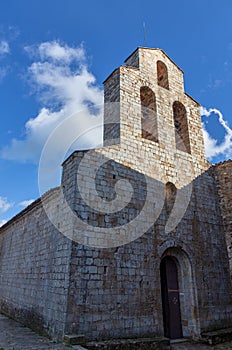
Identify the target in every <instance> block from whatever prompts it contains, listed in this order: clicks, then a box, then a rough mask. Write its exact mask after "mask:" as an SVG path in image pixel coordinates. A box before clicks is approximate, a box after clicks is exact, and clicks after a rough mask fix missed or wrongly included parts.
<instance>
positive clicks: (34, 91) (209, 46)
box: [0, 0, 232, 224]
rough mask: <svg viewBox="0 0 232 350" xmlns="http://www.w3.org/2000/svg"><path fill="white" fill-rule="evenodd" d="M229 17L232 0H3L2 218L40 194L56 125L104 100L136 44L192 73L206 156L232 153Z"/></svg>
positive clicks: (189, 85) (188, 81) (188, 84)
mask: <svg viewBox="0 0 232 350" xmlns="http://www.w3.org/2000/svg"><path fill="white" fill-rule="evenodd" d="M231 18H232V3H231V1H229V0H221V1H212V0H211V1H208V0H203V1H202V0H195V1H192V2H190V1H184V0H176V1H172V0H163V1H154V0H149V1H146V0H143V1H142V0H134V1H129V0H128V1H127V2H124V1H121V0H118V1H114V2H110V1H105V0H98V1H93V0H89V1H85V2H83V1H78V0H66V1H63V0H56V1H55V0H46V1H45V0H40V1H37V0H34V1H31V0H30V1H29V0H23V1H18V0H8V1H1V3H0V89H1V94H0V113H1V126H0V132H1V138H0V224H1V223H2V222H4V221H5V220H8V219H9V218H11V217H12V215H14V214H16V213H17V212H18V211H20V210H21V209H23V208H24V207H25V206H26V205H27V204H28V203H29V202H30V200H33V199H36V198H37V197H39V195H40V194H39V189H38V160H39V158H40V153H41V150H42V147H43V144H44V142H45V141H46V139H47V137H48V136H49V133H50V132H51V131H52V129H53V128H55V126H56V125H57V123H59V122H61V121H62V120H63V119H65V118H66V117H67V116H68V115H70V114H72V113H73V112H74V111H78V110H81V109H83V108H85V107H86V101H88V104H100V103H102V90H103V86H102V82H103V81H104V79H105V78H106V77H107V76H108V75H109V74H110V73H111V72H112V71H113V70H114V69H115V68H116V67H118V66H119V65H121V64H123V61H124V59H125V58H126V57H128V56H129V54H130V53H132V51H134V49H135V48H136V47H138V46H148V47H158V48H162V49H163V50H164V51H166V53H167V54H168V55H169V56H170V57H171V58H172V59H173V60H174V61H175V62H176V64H177V65H178V66H180V67H181V68H182V69H183V70H184V73H185V88H186V92H187V93H189V94H190V95H191V96H192V97H194V98H195V99H196V100H197V101H198V102H199V103H200V104H201V105H202V106H203V107H204V108H202V113H204V114H205V116H203V117H202V120H203V123H204V134H205V140H206V147H207V155H208V159H209V160H210V161H211V162H213V163H216V162H219V161H223V160H225V159H229V158H231V157H232V131H231V128H232V113H231V106H230V101H231V91H232V24H231ZM144 22H145V23H146V38H145V40H144V31H143V23H144ZM85 122H86V121H83V120H82V119H81V118H80V123H83V124H84V125H85ZM98 142H99V139H98V137H95V136H93V139H90V140H88V142H87V141H86V140H85V138H83V140H82V143H83V144H90V145H91V143H92V144H97V143H98ZM61 143H62V142H61ZM58 146H59V145H58ZM58 146H57V147H58ZM61 146H62V145H61ZM54 185H56V184H54Z"/></svg>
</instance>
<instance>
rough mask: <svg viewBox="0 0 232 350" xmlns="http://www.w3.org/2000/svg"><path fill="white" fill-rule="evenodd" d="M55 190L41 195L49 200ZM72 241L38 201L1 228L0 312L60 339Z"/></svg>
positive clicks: (64, 316) (64, 314)
mask: <svg viewBox="0 0 232 350" xmlns="http://www.w3.org/2000/svg"><path fill="white" fill-rule="evenodd" d="M55 192H56V191H55V190H53V191H52V192H51V193H50V194H48V195H47V196H45V197H43V200H45V201H50V200H51V199H52V197H53V196H54V194H55ZM70 244H71V242H70V241H69V240H68V239H67V238H65V237H64V236H63V235H62V234H61V233H59V232H58V231H57V230H56V229H55V228H54V226H53V225H52V224H51V222H50V221H49V220H48V218H47V216H46V214H45V212H44V210H43V207H42V204H41V201H37V202H35V203H34V204H32V205H31V206H30V207H29V208H28V209H26V210H25V211H24V212H22V213H21V214H19V215H18V216H17V217H16V218H14V219H13V220H12V221H11V222H9V223H8V224H6V225H5V226H4V227H2V228H1V230H0V311H2V312H5V313H6V314H7V315H10V316H12V317H13V318H15V319H18V320H20V321H21V322H22V323H24V324H26V325H28V326H30V327H31V328H34V329H36V330H39V331H45V332H46V333H47V334H49V335H50V336H52V337H53V338H55V339H62V338H63V335H64V327H65V322H66V305H67V300H66V298H67V290H68V283H69V259H70V251H71V248H70Z"/></svg>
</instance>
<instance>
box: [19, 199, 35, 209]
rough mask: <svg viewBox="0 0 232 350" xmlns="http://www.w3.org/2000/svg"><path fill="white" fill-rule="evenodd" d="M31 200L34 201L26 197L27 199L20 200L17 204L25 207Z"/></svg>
mask: <svg viewBox="0 0 232 350" xmlns="http://www.w3.org/2000/svg"><path fill="white" fill-rule="evenodd" d="M33 202H34V199H27V200H24V201H22V202H20V203H19V206H20V207H24V208H25V207H28V205H30V204H31V203H33Z"/></svg>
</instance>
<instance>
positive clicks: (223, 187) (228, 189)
mask: <svg viewBox="0 0 232 350" xmlns="http://www.w3.org/2000/svg"><path fill="white" fill-rule="evenodd" d="M214 171H215V176H216V179H217V182H218V191H219V196H220V208H221V213H222V217H223V224H224V230H225V235H226V243H227V250H228V256H229V262H230V271H231V275H232V176H231V174H232V161H231V160H228V161H226V162H224V163H219V164H217V165H216V166H215V167H214Z"/></svg>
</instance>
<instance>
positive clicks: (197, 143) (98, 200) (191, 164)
mask: <svg viewBox="0 0 232 350" xmlns="http://www.w3.org/2000/svg"><path fill="white" fill-rule="evenodd" d="M104 97H105V104H104V119H105V122H104V147H102V148H97V149H94V150H91V151H88V150H86V151H75V152H73V153H72V154H71V155H70V156H69V157H68V158H67V159H66V160H65V161H64V163H63V165H62V166H63V172H62V181H61V186H60V187H57V188H54V189H53V190H50V191H49V192H47V193H46V194H44V195H43V196H42V197H41V198H40V199H38V200H37V201H35V202H34V203H32V204H31V205H30V206H29V207H27V208H26V209H25V210H23V211H22V212H21V213H19V214H18V215H16V216H15V217H14V218H13V219H11V220H10V221H9V222H8V223H6V224H5V225H4V226H3V227H2V228H1V229H0V310H1V311H2V312H4V313H5V314H7V315H10V316H12V317H13V318H15V319H18V320H20V321H22V322H23V323H24V324H27V325H30V326H31V327H33V328H35V329H38V330H40V331H41V330H43V331H45V332H46V333H47V334H49V335H50V336H51V337H52V338H54V339H60V340H62V339H63V338H64V335H66V334H68V335H72V334H75V335H83V336H84V337H85V339H86V340H88V341H93V340H102V339H119V338H145V337H161V336H163V337H167V338H169V339H178V338H182V337H191V338H194V339H201V338H202V337H203V335H204V334H205V333H207V332H209V331H214V330H219V329H226V328H229V327H232V288H231V277H230V272H231V269H232V259H231V258H232V249H231V243H232V239H231V236H232V181H231V171H232V161H226V162H223V163H220V164H217V165H214V166H212V165H211V164H210V163H209V162H208V161H207V160H206V158H205V151H204V142H203V133H202V125H201V119H200V108H199V107H200V105H199V104H198V102H196V101H195V100H194V99H193V98H192V97H191V96H189V95H188V94H187V93H185V91H184V80H183V71H182V70H181V69H180V68H179V67H178V66H177V65H176V64H175V63H174V62H173V61H172V60H171V59H170V58H169V57H168V56H167V54H166V53H165V52H164V51H162V50H161V49H151V48H142V47H139V48H137V49H136V50H135V51H134V52H133V53H132V54H131V55H130V56H129V57H128V58H127V59H126V61H125V65H124V66H120V67H119V68H117V69H116V70H114V71H113V72H112V74H111V75H110V76H109V77H108V78H107V79H106V80H105V82H104Z"/></svg>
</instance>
